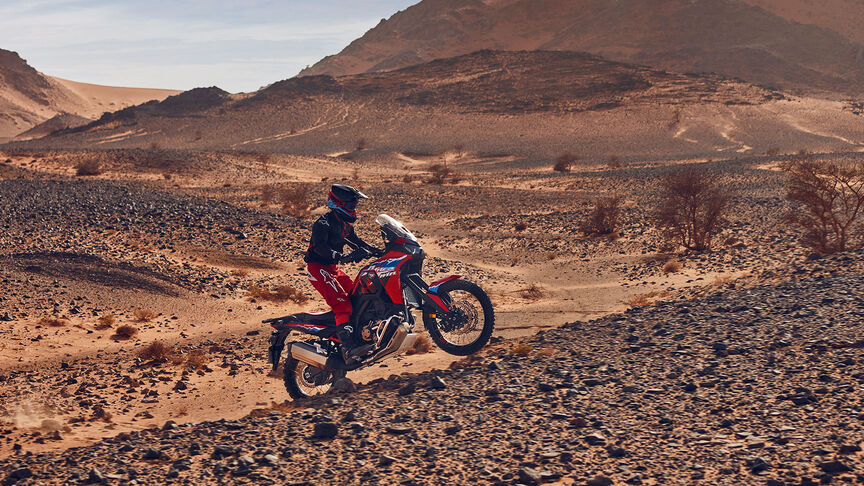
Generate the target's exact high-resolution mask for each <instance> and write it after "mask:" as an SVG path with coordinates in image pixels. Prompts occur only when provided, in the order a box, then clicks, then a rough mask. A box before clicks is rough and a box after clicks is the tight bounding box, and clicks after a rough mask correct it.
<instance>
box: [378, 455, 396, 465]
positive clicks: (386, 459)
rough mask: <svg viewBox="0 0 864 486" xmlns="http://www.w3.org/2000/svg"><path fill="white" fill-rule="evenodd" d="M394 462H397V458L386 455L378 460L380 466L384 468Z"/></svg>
mask: <svg viewBox="0 0 864 486" xmlns="http://www.w3.org/2000/svg"><path fill="white" fill-rule="evenodd" d="M394 462H396V458H395V457H392V456H388V455H386V454H382V455H381V457H379V458H378V465H379V466H382V467H387V466H389V465H390V464H393V463H394Z"/></svg>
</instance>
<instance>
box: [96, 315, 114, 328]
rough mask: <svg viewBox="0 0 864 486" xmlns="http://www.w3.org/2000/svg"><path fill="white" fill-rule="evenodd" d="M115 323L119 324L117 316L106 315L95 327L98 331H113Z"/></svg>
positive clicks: (97, 321)
mask: <svg viewBox="0 0 864 486" xmlns="http://www.w3.org/2000/svg"><path fill="white" fill-rule="evenodd" d="M115 323H117V316H115V315H114V314H105V315H104V316H100V317H99V319H97V320H96V325H95V326H94V327H95V328H96V330H98V331H102V330H104V329H111V328H112V327H114V324H115Z"/></svg>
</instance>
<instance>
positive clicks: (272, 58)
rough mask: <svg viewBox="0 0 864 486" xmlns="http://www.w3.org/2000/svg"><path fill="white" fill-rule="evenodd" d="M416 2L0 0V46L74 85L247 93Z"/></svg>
mask: <svg viewBox="0 0 864 486" xmlns="http://www.w3.org/2000/svg"><path fill="white" fill-rule="evenodd" d="M418 1H419V0H282V1H275V0H236V1H229V0H171V1H169V0H146V1H145V0H139V1H133V0H90V1H82V0H0V48H2V49H7V50H12V51H17V52H18V54H19V55H20V56H21V57H22V58H24V59H26V60H27V62H28V63H29V64H30V65H31V66H33V67H34V68H35V69H37V70H39V71H41V72H43V73H45V74H47V75H50V76H56V77H60V78H65V79H71V80H73V81H80V82H85V83H95V84H104V85H110V86H132V87H146V88H166V89H184V90H185V89H191V88H195V87H201V86H218V87H220V88H222V89H224V90H227V91H230V92H233V93H237V92H249V91H255V90H257V89H258V88H260V87H262V86H265V85H268V84H270V83H273V82H275V81H279V80H282V79H286V78H290V77H292V76H294V75H296V74H297V73H298V72H299V71H300V70H301V69H303V68H304V67H306V66H307V65H311V64H314V63H315V62H317V61H318V60H320V59H321V58H323V57H324V56H327V55H330V54H335V53H337V52H339V51H340V50H342V48H344V47H345V46H347V45H348V44H349V43H350V42H351V41H352V40H354V39H356V38H357V37H360V36H361V35H363V33H364V32H366V31H367V30H369V29H371V28H372V27H374V26H375V25H376V24H378V22H380V21H381V19H382V18H388V17H390V16H391V15H393V14H394V13H396V12H397V11H399V10H404V9H405V8H407V7H409V6H411V5H413V4H415V3H417V2H418Z"/></svg>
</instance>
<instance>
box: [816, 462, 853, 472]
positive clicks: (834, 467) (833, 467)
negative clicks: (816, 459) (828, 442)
mask: <svg viewBox="0 0 864 486" xmlns="http://www.w3.org/2000/svg"><path fill="white" fill-rule="evenodd" d="M819 469H821V470H822V472H824V473H826V474H840V473H844V472H851V471H852V468H851V467H849V466H847V465H846V464H844V463H842V462H840V461H830V462H823V463H821V464H819Z"/></svg>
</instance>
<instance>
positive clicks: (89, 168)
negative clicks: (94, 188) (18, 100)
mask: <svg viewBox="0 0 864 486" xmlns="http://www.w3.org/2000/svg"><path fill="white" fill-rule="evenodd" d="M101 173H102V164H100V163H99V161H98V160H96V159H92V158H87V159H84V160H82V161H80V162H78V164H77V165H76V166H75V175H77V176H79V177H88V176H97V175H99V174H101Z"/></svg>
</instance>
